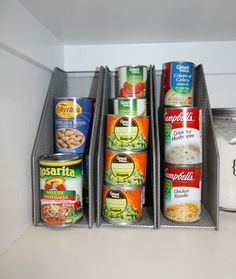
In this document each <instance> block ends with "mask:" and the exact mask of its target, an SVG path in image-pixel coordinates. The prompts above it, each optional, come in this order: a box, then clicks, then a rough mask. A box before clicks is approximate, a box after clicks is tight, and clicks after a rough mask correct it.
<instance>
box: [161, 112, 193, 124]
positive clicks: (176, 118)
mask: <svg viewBox="0 0 236 279" xmlns="http://www.w3.org/2000/svg"><path fill="white" fill-rule="evenodd" d="M164 119H165V122H170V123H172V124H173V123H174V122H192V121H193V120H194V119H193V113H192V112H187V113H184V112H181V113H179V114H178V115H168V112H165V115H164Z"/></svg>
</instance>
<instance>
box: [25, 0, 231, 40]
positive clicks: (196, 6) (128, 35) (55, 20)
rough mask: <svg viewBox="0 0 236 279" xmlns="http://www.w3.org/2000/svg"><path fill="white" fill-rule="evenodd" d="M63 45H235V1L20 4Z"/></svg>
mask: <svg viewBox="0 0 236 279" xmlns="http://www.w3.org/2000/svg"><path fill="white" fill-rule="evenodd" d="M19 2H20V3H21V4H22V5H23V6H24V7H25V8H26V9H27V10H28V11H29V12H30V13H31V14H32V15H33V16H34V17H35V18H36V19H38V20H39V21H40V22H41V23H42V24H43V25H44V26H45V27H46V28H47V29H48V30H49V31H51V32H52V33H53V34H54V35H55V36H56V37H57V38H58V39H59V41H61V43H62V44H64V45H88V44H126V43H134V44H136V43H163V42H165V43H167V42H204V41H208V42H209V41H233V40H236V32H235V26H236V17H235V10H236V1H235V0H225V1H222V0H207V1H206V0H198V1H189V0H165V1H164V0H145V1H144V0H129V1H127V0H126V1H125V0H120V1H111V0H99V1H95V0H87V1H84V0H70V1H65V0H41V1H37V0H19Z"/></svg>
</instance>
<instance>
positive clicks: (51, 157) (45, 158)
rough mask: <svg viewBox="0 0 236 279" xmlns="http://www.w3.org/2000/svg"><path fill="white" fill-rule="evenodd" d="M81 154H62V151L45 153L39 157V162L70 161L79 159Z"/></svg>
mask: <svg viewBox="0 0 236 279" xmlns="http://www.w3.org/2000/svg"><path fill="white" fill-rule="evenodd" d="M81 159H82V155H81V154H64V153H53V154H47V155H42V156H40V158H39V161H40V163H43V162H45V163H49V162H52V163H54V162H60V163H66V162H70V161H76V160H81Z"/></svg>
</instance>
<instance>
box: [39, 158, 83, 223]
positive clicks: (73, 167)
mask: <svg viewBox="0 0 236 279" xmlns="http://www.w3.org/2000/svg"><path fill="white" fill-rule="evenodd" d="M39 166H40V204H41V219H42V220H43V221H44V222H45V223H46V224H48V225H56V226H65V225H69V224H72V223H75V222H76V221H78V220H79V219H81V218H82V216H83V204H82V157H81V156H80V155H67V154H61V153H57V154H50V155H44V156H41V157H40V159H39Z"/></svg>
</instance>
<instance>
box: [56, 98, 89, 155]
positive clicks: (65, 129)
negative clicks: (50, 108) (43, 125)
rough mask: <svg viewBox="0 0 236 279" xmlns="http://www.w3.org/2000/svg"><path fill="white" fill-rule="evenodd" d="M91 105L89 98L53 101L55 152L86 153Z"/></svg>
mask: <svg viewBox="0 0 236 279" xmlns="http://www.w3.org/2000/svg"><path fill="white" fill-rule="evenodd" d="M93 104H94V100H93V99H90V98H76V97H60V98H55V99H54V121H55V125H54V126H55V150H56V152H59V153H68V154H70V153H72V154H80V153H86V152H87V151H88V147H89V141H90V130H91V126H92V111H93Z"/></svg>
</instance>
